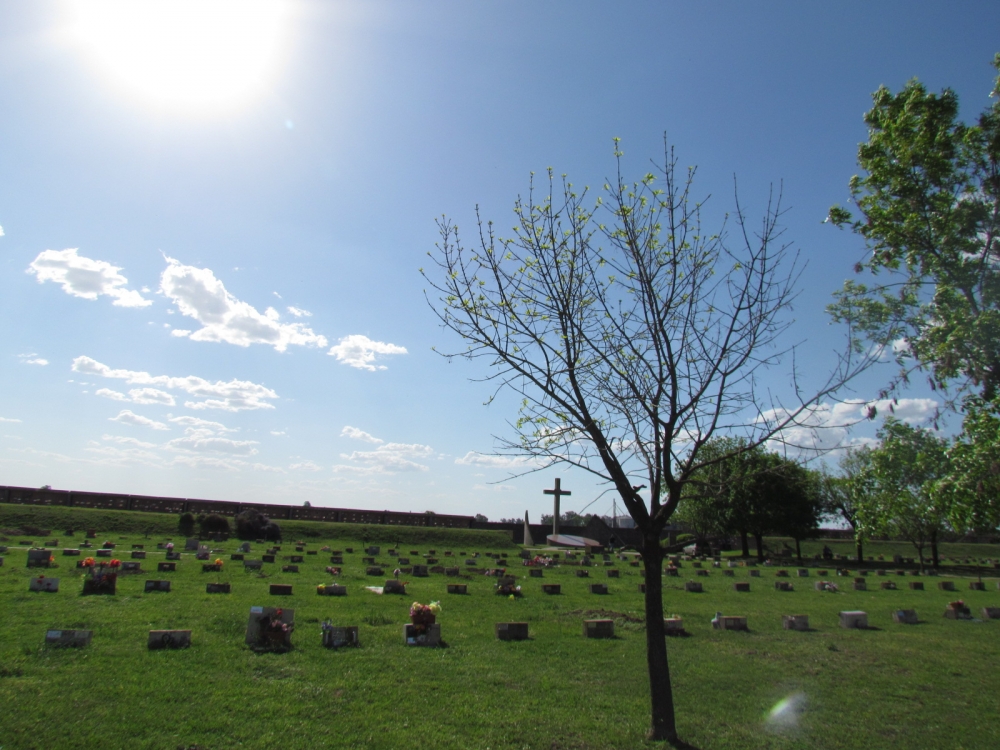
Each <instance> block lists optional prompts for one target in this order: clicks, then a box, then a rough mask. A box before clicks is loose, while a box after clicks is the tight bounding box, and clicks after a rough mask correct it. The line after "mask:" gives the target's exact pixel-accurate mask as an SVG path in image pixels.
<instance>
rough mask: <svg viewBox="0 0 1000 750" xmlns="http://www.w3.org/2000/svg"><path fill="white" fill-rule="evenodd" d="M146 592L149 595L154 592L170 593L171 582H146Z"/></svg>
mask: <svg viewBox="0 0 1000 750" xmlns="http://www.w3.org/2000/svg"><path fill="white" fill-rule="evenodd" d="M145 591H146V593H147V594H148V593H150V592H153V591H162V592H163V593H170V581H146V588H145Z"/></svg>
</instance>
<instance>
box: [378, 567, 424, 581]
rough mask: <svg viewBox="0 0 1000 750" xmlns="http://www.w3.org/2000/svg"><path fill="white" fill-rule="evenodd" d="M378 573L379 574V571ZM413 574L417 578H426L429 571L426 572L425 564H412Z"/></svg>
mask: <svg viewBox="0 0 1000 750" xmlns="http://www.w3.org/2000/svg"><path fill="white" fill-rule="evenodd" d="M379 575H381V573H380V574H379ZM413 575H415V576H416V577H417V578H426V577H427V576H428V575H429V573H428V572H427V566H426V565H414V566H413Z"/></svg>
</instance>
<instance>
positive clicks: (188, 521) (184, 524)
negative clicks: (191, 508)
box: [177, 513, 194, 536]
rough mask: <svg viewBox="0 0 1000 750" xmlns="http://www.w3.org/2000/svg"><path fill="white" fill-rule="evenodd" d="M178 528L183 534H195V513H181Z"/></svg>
mask: <svg viewBox="0 0 1000 750" xmlns="http://www.w3.org/2000/svg"><path fill="white" fill-rule="evenodd" d="M177 529H178V531H179V532H180V533H181V534H182V535H183V536H191V535H192V534H194V514H192V513H181V517H180V518H179V519H178V521H177Z"/></svg>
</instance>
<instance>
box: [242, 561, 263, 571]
mask: <svg viewBox="0 0 1000 750" xmlns="http://www.w3.org/2000/svg"><path fill="white" fill-rule="evenodd" d="M262 567H264V561H263V560H244V561H243V570H260V569H261V568H262Z"/></svg>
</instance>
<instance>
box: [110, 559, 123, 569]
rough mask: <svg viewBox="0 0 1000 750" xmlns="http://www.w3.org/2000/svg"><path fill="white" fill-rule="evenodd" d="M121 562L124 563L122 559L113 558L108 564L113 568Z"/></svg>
mask: <svg viewBox="0 0 1000 750" xmlns="http://www.w3.org/2000/svg"><path fill="white" fill-rule="evenodd" d="M121 564H122V563H121V560H112V561H111V562H109V563H108V566H109V567H111V568H117V567H118V566H119V565H121Z"/></svg>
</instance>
